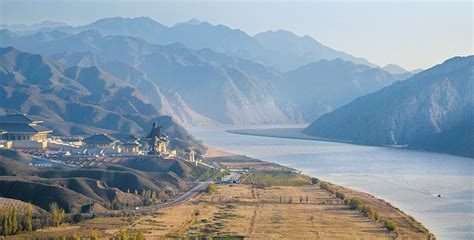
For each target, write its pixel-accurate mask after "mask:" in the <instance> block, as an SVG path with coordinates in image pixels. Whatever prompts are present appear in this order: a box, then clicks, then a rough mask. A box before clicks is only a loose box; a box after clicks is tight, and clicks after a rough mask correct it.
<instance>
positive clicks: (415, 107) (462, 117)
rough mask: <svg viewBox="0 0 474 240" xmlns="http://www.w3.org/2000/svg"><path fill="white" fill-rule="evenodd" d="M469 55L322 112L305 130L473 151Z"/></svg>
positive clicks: (473, 69) (473, 59)
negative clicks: (333, 109) (330, 110)
mask: <svg viewBox="0 0 474 240" xmlns="http://www.w3.org/2000/svg"><path fill="white" fill-rule="evenodd" d="M473 123H474V56H468V57H454V58H451V59H449V60H446V61H445V62H444V63H442V64H440V65H437V66H434V67H432V68H430V69H428V70H425V71H423V72H420V73H418V74H416V75H414V76H413V77H411V78H409V79H407V80H405V81H401V82H396V83H394V84H393V85H391V86H389V87H386V88H383V89H382V90H379V91H377V92H375V93H372V94H368V95H367V96H363V97H359V98H357V99H355V100H354V101H352V102H351V103H349V104H347V105H345V106H342V107H340V108H339V109H336V110H335V111H333V112H331V113H328V114H326V115H323V116H321V117H320V118H319V119H317V120H316V121H315V122H313V123H312V124H311V125H310V126H309V127H308V128H307V129H305V131H304V132H305V133H307V134H310V135H314V136H319V137H323V138H329V139H336V140H344V141H350V142H356V143H363V144H373V145H405V144H406V145H408V146H410V147H413V148H421V149H427V150H431V151H437V152H446V153H451V154H458V155H464V156H470V157H474V151H473V148H472V146H473V145H472V144H473V142H474V127H473Z"/></svg>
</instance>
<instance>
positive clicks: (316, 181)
mask: <svg viewBox="0 0 474 240" xmlns="http://www.w3.org/2000/svg"><path fill="white" fill-rule="evenodd" d="M318 183H319V179H317V178H314V177H313V178H311V184H318Z"/></svg>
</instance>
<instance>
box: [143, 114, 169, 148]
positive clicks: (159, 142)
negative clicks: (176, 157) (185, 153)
mask: <svg viewBox="0 0 474 240" xmlns="http://www.w3.org/2000/svg"><path fill="white" fill-rule="evenodd" d="M146 139H147V141H148V154H151V155H165V154H168V145H169V140H168V136H166V135H164V134H163V133H162V127H161V126H158V123H156V122H155V123H153V126H152V128H151V131H150V134H148V136H147V137H146Z"/></svg>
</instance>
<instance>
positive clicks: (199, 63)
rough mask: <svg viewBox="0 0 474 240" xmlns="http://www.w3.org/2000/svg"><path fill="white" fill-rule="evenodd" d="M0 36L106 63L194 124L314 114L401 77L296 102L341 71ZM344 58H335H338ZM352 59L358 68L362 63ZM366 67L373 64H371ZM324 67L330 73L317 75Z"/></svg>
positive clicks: (139, 43)
mask: <svg viewBox="0 0 474 240" xmlns="http://www.w3.org/2000/svg"><path fill="white" fill-rule="evenodd" d="M144 20H145V21H148V20H146V19H144ZM106 22H108V21H106ZM0 36H1V39H2V44H3V45H4V46H14V47H16V48H18V49H21V50H23V51H29V52H34V53H39V54H42V55H44V56H47V57H48V58H50V59H52V60H54V61H55V62H56V63H57V64H58V65H60V66H59V68H62V69H66V68H68V67H71V66H79V67H91V66H96V67H98V68H100V69H102V70H106V71H107V72H108V73H110V74H111V75H113V76H114V77H116V78H119V79H121V80H123V81H125V82H127V83H129V84H130V85H132V86H133V87H134V88H136V89H137V91H138V92H140V94H141V95H143V96H144V97H145V98H146V99H147V100H148V102H150V103H151V104H152V105H154V107H155V108H157V110H158V112H159V113H160V114H166V115H170V116H172V117H173V118H174V119H176V120H177V121H178V122H179V123H181V124H183V125H191V126H212V125H216V124H222V123H224V124H266V123H269V124H273V123H290V122H306V121H312V120H314V119H315V118H316V117H317V116H319V115H321V114H323V113H326V112H328V111H330V110H332V109H333V108H335V107H337V106H340V105H341V104H344V103H347V102H348V101H350V100H352V99H353V98H355V97H358V96H360V95H361V94H366V93H369V92H372V91H375V90H378V89H379V88H381V87H384V86H386V85H388V84H389V83H391V82H392V81H394V80H398V79H402V77H400V76H389V75H390V74H389V73H384V74H382V75H383V76H385V75H386V78H387V79H386V81H382V82H384V83H382V84H380V83H379V81H378V80H374V81H372V79H373V78H371V79H368V81H366V82H368V83H369V84H368V85H364V86H363V87H361V88H354V89H353V91H352V90H350V89H349V91H346V93H347V95H345V96H342V98H333V99H329V100H327V99H326V100H325V96H327V94H326V93H324V92H322V91H314V92H313V93H312V95H311V96H309V98H308V102H301V101H300V102H298V101H294V99H293V96H294V95H295V91H296V95H298V94H297V92H298V91H300V90H301V91H306V90H308V89H311V88H308V84H309V85H311V81H313V80H314V81H319V82H318V83H320V84H323V85H324V84H325V81H328V82H331V81H336V79H335V78H334V76H337V74H336V73H337V71H338V69H337V67H334V68H331V69H332V70H331V73H328V72H327V71H326V70H325V69H322V68H315V69H314V70H313V71H306V72H305V76H302V75H297V74H295V75H293V76H296V77H298V78H301V79H291V78H290V77H288V76H292V75H291V74H290V73H291V72H290V73H285V74H282V73H281V72H279V71H276V70H275V69H273V68H271V67H267V66H265V65H262V64H259V63H255V62H252V61H249V60H245V59H241V58H236V57H231V56H227V55H224V54H222V53H218V52H215V51H213V50H211V49H202V50H197V51H196V50H191V49H188V48H187V47H186V46H184V45H183V44H180V43H175V44H170V45H166V46H162V45H156V44H150V43H148V42H146V41H144V40H143V39H141V38H136V37H128V36H122V35H108V36H103V35H102V34H101V33H99V32H97V31H95V30H87V31H84V32H80V33H78V34H68V33H64V32H60V31H52V32H37V33H35V34H32V35H19V34H17V33H14V32H10V31H8V30H3V31H0ZM338 62H339V61H338V60H334V63H335V64H336V63H338ZM340 62H341V63H342V62H344V61H340ZM314 64H316V63H311V64H309V65H314ZM351 66H352V67H353V68H358V67H357V66H358V65H356V64H354V65H351ZM360 66H364V65H360ZM302 68H304V67H302ZM364 69H367V71H371V70H370V69H372V68H370V67H365V68H364ZM295 71H296V70H295ZM375 71H376V72H383V70H375ZM323 72H325V73H323ZM349 72H351V71H349ZM324 74H326V76H332V77H326V78H318V77H317V76H318V75H324ZM347 77H348V78H346V79H338V80H337V81H339V82H340V83H343V82H346V83H349V82H351V81H356V82H357V81H359V82H360V81H361V80H354V79H353V77H352V76H347ZM303 79H304V80H303ZM318 79H319V80H318ZM300 80H303V81H305V82H306V85H304V84H303V85H301V86H300V87H298V86H296V87H297V88H296V90H295V88H294V86H295V84H293V85H292V84H289V83H290V82H292V81H296V82H297V81H300ZM285 82H286V83H285ZM372 84H373V86H372ZM287 86H290V87H287ZM331 86H332V88H333V89H331V91H333V92H334V91H338V90H337V89H338V88H339V86H338V85H336V84H332V85H331ZM362 88H364V89H362ZM365 88H366V89H365ZM290 90H291V91H293V92H290ZM318 94H321V96H318ZM325 94H326V95H325ZM291 95H293V96H291ZM316 98H321V100H320V101H319V102H320V103H316V102H318V101H316V100H315V99H316ZM206 99H207V100H206ZM321 102H322V103H321ZM315 104H317V105H318V106H324V105H328V106H329V107H328V108H325V110H321V109H312V108H311V107H313V106H314V105H315Z"/></svg>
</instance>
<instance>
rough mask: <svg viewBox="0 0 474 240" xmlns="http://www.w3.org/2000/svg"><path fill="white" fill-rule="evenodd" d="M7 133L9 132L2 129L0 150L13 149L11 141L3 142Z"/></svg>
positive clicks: (0, 132) (0, 131)
mask: <svg viewBox="0 0 474 240" xmlns="http://www.w3.org/2000/svg"><path fill="white" fill-rule="evenodd" d="M6 133H7V131H5V130H1V129H0V148H11V145H12V142H11V141H6V140H2V139H3V138H2V135H4V134H6Z"/></svg>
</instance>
